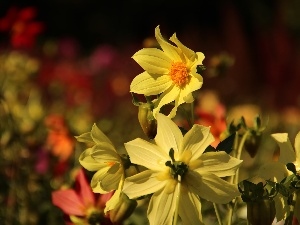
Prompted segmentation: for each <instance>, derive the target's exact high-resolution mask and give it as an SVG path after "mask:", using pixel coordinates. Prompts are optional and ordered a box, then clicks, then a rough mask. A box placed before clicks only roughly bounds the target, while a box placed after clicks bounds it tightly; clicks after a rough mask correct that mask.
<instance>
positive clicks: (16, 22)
mask: <svg viewBox="0 0 300 225" xmlns="http://www.w3.org/2000/svg"><path fill="white" fill-rule="evenodd" d="M36 15H37V11H36V8H34V7H26V8H23V9H18V8H17V7H11V8H10V9H9V10H8V11H7V13H6V15H5V16H4V17H3V18H1V19H0V32H9V35H10V43H11V45H12V47H14V48H31V47H33V46H34V44H35V41H36V37H37V35H38V34H40V33H41V32H42V31H43V30H44V24H43V23H42V22H37V21H34V18H35V17H36Z"/></svg>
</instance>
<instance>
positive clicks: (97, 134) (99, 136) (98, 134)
mask: <svg viewBox="0 0 300 225" xmlns="http://www.w3.org/2000/svg"><path fill="white" fill-rule="evenodd" d="M91 137H92V139H93V140H94V142H95V143H96V144H98V143H101V142H108V143H110V144H111V145H112V143H111V141H110V140H109V138H108V137H107V136H106V135H105V134H104V133H103V132H102V131H101V130H100V129H99V128H98V127H97V125H96V124H95V123H94V125H93V127H92V131H91Z"/></svg>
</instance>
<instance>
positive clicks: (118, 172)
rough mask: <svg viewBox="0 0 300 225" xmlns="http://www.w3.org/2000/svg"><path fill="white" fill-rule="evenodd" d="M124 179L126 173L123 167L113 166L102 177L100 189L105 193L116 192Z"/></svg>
mask: <svg viewBox="0 0 300 225" xmlns="http://www.w3.org/2000/svg"><path fill="white" fill-rule="evenodd" d="M123 177H124V171H123V168H122V165H120V164H119V163H116V164H114V165H112V166H111V167H110V168H109V170H107V172H106V173H105V174H104V175H103V176H102V177H101V180H100V187H101V189H102V190H105V191H108V192H110V191H112V190H116V189H117V188H118V186H119V183H120V181H121V180H122V179H123Z"/></svg>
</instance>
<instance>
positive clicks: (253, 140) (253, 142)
mask: <svg viewBox="0 0 300 225" xmlns="http://www.w3.org/2000/svg"><path fill="white" fill-rule="evenodd" d="M260 144H261V135H257V134H253V135H251V136H249V137H248V138H247V140H246V142H245V150H246V151H247V152H248V153H249V155H250V156H251V158H253V157H254V156H255V155H256V153H257V151H258V148H259V146H260Z"/></svg>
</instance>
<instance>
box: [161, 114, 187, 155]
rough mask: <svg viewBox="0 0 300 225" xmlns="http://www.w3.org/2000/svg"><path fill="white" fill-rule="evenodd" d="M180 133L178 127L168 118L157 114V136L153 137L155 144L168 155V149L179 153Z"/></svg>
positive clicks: (181, 137)
mask: <svg viewBox="0 0 300 225" xmlns="http://www.w3.org/2000/svg"><path fill="white" fill-rule="evenodd" d="M182 139H183V136H182V133H181V131H180V129H179V128H178V126H177V125H176V124H175V123H174V122H173V121H172V120H171V119H170V118H168V117H166V116H165V115H163V114H161V113H159V114H157V135H156V137H155V142H156V144H157V145H158V146H159V147H160V148H161V149H163V150H164V151H165V153H166V154H167V155H169V152H170V149H171V148H173V150H174V151H175V153H176V152H178V151H179V147H180V144H181V141H182Z"/></svg>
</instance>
